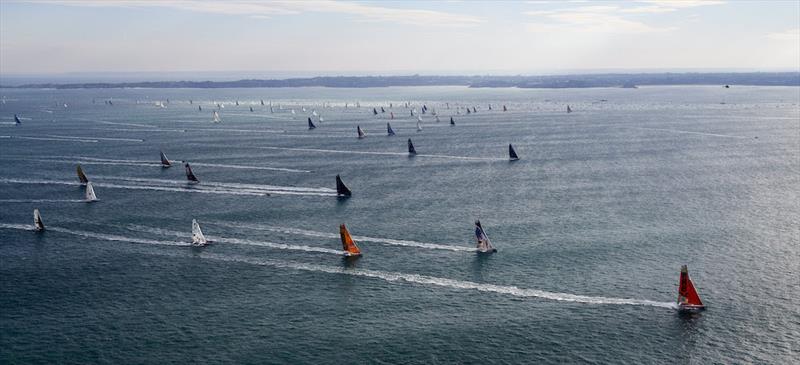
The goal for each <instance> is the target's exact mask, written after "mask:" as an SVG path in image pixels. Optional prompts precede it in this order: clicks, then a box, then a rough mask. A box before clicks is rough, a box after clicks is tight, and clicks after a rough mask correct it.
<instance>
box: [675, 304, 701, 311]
mask: <svg viewBox="0 0 800 365" xmlns="http://www.w3.org/2000/svg"><path fill="white" fill-rule="evenodd" d="M705 309H706V306H704V305H695V304H678V311H679V312H700V311H702V310H705Z"/></svg>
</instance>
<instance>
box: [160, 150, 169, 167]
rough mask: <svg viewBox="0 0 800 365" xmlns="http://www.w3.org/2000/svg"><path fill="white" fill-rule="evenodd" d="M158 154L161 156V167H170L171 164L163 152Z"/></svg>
mask: <svg viewBox="0 0 800 365" xmlns="http://www.w3.org/2000/svg"><path fill="white" fill-rule="evenodd" d="M158 153H160V154H161V167H164V168H166V167H171V166H172V164H171V163H170V162H169V159H168V158H167V155H165V154H164V151H159V152H158Z"/></svg>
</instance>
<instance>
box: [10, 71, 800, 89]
mask: <svg viewBox="0 0 800 365" xmlns="http://www.w3.org/2000/svg"><path fill="white" fill-rule="evenodd" d="M653 85H750V86H800V72H742V73H638V74H624V73H608V74H576V75H546V76H422V75H411V76H320V77H307V78H287V79H244V80H236V81H143V82H95V83H36V84H25V85H18V86H3V85H0V88H16V89H122V88H155V89H173V88H195V89H214V88H281V87H331V88H368V87H391V86H467V87H472V88H501V87H517V88H540V89H564V88H592V87H623V88H635V87H637V86H653Z"/></svg>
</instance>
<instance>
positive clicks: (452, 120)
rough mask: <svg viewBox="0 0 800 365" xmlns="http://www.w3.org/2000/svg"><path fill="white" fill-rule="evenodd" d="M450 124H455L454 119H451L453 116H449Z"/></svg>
mask: <svg viewBox="0 0 800 365" xmlns="http://www.w3.org/2000/svg"><path fill="white" fill-rule="evenodd" d="M450 125H456V121H455V120H454V119H453V117H450Z"/></svg>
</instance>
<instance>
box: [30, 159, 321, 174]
mask: <svg viewBox="0 0 800 365" xmlns="http://www.w3.org/2000/svg"><path fill="white" fill-rule="evenodd" d="M65 157H66V158H74V159H75V160H64V159H62V158H60V157H46V159H35V160H33V161H45V162H58V163H70V164H76V163H80V164H84V165H127V166H151V167H161V163H160V162H156V161H147V160H115V159H107V158H94V157H85V156H65ZM192 166H207V167H220V168H228V169H245V170H268V171H282V172H297V173H308V172H311V171H309V170H298V169H290V168H285V167H269V166H250V165H229V164H216V163H204V162H192Z"/></svg>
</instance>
